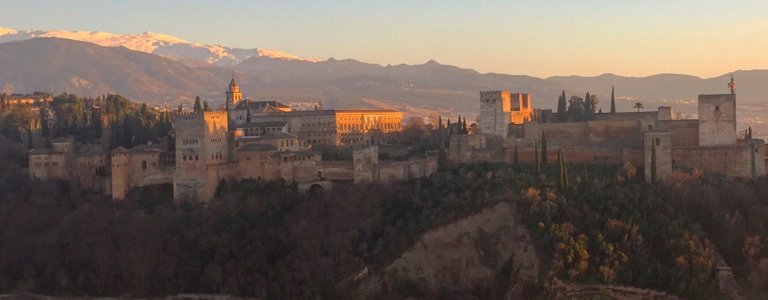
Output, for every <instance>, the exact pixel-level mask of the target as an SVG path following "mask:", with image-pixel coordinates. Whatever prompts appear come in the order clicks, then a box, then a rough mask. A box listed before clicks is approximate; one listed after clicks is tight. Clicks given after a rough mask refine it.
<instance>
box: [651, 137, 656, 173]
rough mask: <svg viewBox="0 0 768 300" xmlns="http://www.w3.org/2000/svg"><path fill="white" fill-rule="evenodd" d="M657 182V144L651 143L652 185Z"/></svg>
mask: <svg viewBox="0 0 768 300" xmlns="http://www.w3.org/2000/svg"><path fill="white" fill-rule="evenodd" d="M655 182H656V143H655V141H651V183H655Z"/></svg>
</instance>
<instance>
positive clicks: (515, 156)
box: [513, 145, 520, 164]
mask: <svg viewBox="0 0 768 300" xmlns="http://www.w3.org/2000/svg"><path fill="white" fill-rule="evenodd" d="M513 161H514V162H515V164H518V163H519V162H520V157H519V156H518V155H517V145H515V155H514V157H513Z"/></svg>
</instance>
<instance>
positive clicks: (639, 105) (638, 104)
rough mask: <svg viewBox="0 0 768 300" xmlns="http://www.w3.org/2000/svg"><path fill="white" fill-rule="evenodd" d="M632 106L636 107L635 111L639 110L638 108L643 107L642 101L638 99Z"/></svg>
mask: <svg viewBox="0 0 768 300" xmlns="http://www.w3.org/2000/svg"><path fill="white" fill-rule="evenodd" d="M634 108H636V109H637V112H640V110H641V109H642V108H643V103H642V102H640V101H638V102H635V106H634Z"/></svg>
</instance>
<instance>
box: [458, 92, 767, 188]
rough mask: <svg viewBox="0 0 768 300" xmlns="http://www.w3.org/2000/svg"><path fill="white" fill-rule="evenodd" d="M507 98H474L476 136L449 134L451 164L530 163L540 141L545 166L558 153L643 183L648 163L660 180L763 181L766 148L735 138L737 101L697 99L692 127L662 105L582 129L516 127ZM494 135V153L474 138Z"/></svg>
mask: <svg viewBox="0 0 768 300" xmlns="http://www.w3.org/2000/svg"><path fill="white" fill-rule="evenodd" d="M509 99H513V97H512V96H511V94H510V93H508V92H506V91H490V92H480V111H481V114H480V115H481V119H480V124H481V127H480V128H481V130H480V132H481V135H477V134H475V135H452V136H451V138H450V145H449V147H450V149H449V151H448V154H449V155H448V159H449V161H450V162H452V163H468V162H476V161H507V162H512V161H513V160H514V157H515V154H514V153H515V152H517V159H518V161H523V162H532V161H534V160H535V155H534V152H535V151H534V149H536V148H535V147H536V146H535V145H537V144H538V145H541V140H542V138H543V139H546V141H547V146H548V153H546V155H547V158H548V159H549V160H550V161H552V160H553V159H556V155H555V154H556V153H557V151H558V150H562V151H563V152H564V153H565V155H566V158H567V160H568V161H569V162H574V163H582V162H590V163H624V162H630V163H632V164H634V165H636V166H644V169H645V172H646V173H645V175H646V178H647V179H649V180H650V179H651V169H652V168H651V166H652V164H654V165H655V167H654V168H653V169H655V171H656V177H657V179H658V180H660V181H667V180H669V179H671V174H672V170H673V169H674V168H682V169H694V168H695V169H700V170H703V171H704V172H706V173H710V174H720V175H724V176H734V177H749V178H755V177H758V176H762V175H764V174H766V170H765V164H766V163H765V142H764V141H763V140H760V139H754V138H752V137H751V136H748V137H747V138H746V139H744V140H740V139H738V137H737V135H736V95H735V94H723V95H699V116H700V117H699V119H698V120H677V119H675V118H674V114H673V111H672V108H671V107H665V106H662V107H659V108H658V110H657V111H651V112H623V113H600V114H596V115H595V120H594V121H587V122H562V123H553V122H552V121H554V120H556V119H557V118H556V117H552V116H548V117H546V118H544V117H541V118H537V119H535V120H534V121H533V122H522V124H517V123H515V122H513V121H512V118H511V117H508V116H507V114H506V112H507V111H512V106H511V105H509V104H508V103H509ZM515 99H519V98H515ZM512 102H515V101H512ZM520 107H522V106H520ZM528 107H529V108H530V105H529V106H528ZM548 115H552V114H551V113H549V114H548ZM542 116H543V115H542ZM500 135H501V137H502V138H504V139H505V141H504V143H503V144H502V145H499V146H498V147H494V146H492V143H489V142H486V143H482V142H479V141H481V140H483V138H482V137H480V136H485V137H486V139H489V138H492V137H498V136H500ZM654 152H655V155H653V154H652V153H654ZM654 156H655V162H652V157H654Z"/></svg>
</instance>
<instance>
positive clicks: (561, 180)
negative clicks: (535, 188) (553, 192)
mask: <svg viewBox="0 0 768 300" xmlns="http://www.w3.org/2000/svg"><path fill="white" fill-rule="evenodd" d="M557 164H558V166H559V168H560V176H559V177H558V185H559V186H560V189H567V188H568V166H567V165H566V164H565V155H564V154H563V149H562V148H560V149H558V150H557Z"/></svg>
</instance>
